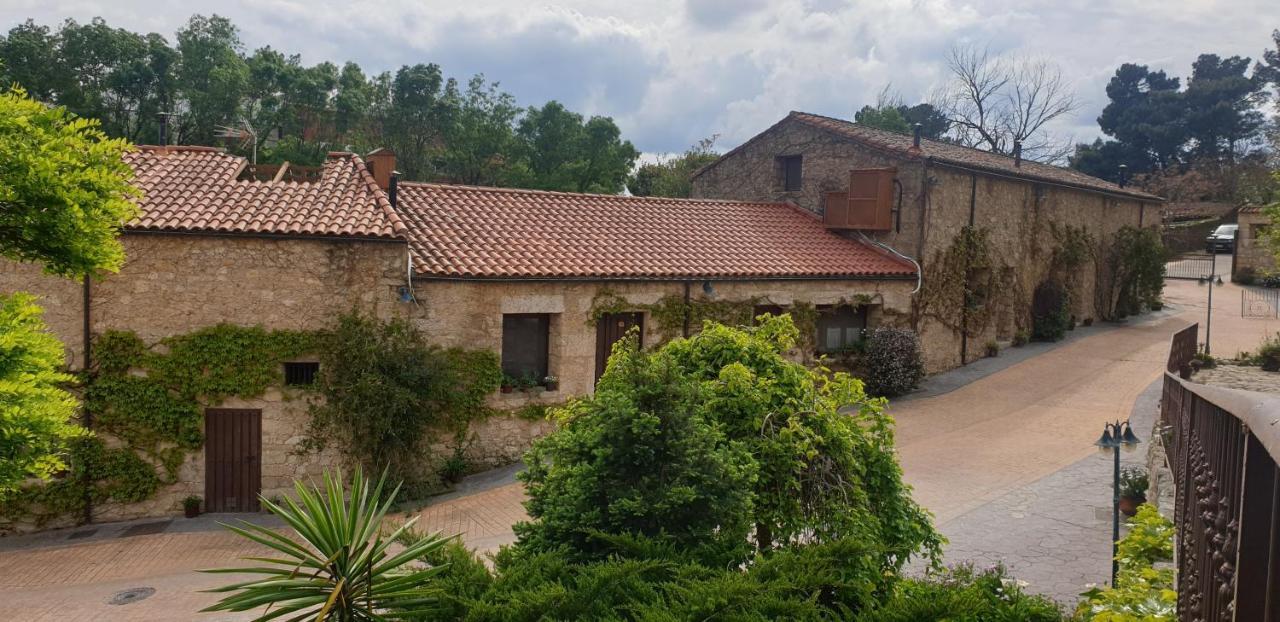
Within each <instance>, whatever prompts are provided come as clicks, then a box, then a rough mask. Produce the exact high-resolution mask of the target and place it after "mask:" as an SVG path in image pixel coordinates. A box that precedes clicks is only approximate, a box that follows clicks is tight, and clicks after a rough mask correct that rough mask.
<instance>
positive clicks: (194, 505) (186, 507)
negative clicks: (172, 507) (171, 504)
mask: <svg viewBox="0 0 1280 622" xmlns="http://www.w3.org/2000/svg"><path fill="white" fill-rule="evenodd" d="M201 501H202V499H201V498H200V497H197V496H196V495H191V496H189V497H187V498H186V499H183V500H182V514H183V515H184V516H186V517H187V518H195V517H197V516H199V515H200V502H201Z"/></svg>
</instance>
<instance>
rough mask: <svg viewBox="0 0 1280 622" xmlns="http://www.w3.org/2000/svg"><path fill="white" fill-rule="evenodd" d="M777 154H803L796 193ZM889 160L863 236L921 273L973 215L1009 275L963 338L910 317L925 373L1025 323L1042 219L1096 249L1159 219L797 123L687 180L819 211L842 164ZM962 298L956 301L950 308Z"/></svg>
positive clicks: (1085, 299)
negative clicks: (881, 219)
mask: <svg viewBox="0 0 1280 622" xmlns="http://www.w3.org/2000/svg"><path fill="white" fill-rule="evenodd" d="M784 155H802V156H803V161H802V170H803V172H802V181H801V189H800V190H799V191H795V192H787V191H785V190H783V188H782V182H781V177H780V174H779V171H778V167H777V158H778V157H779V156H784ZM888 167H893V168H896V169H897V180H898V181H899V183H900V184H901V195H900V198H898V199H897V200H896V203H897V209H898V212H897V214H896V216H895V220H896V222H895V228H894V230H892V231H888V232H875V233H871V232H868V236H869V237H872V238H873V239H876V240H877V241H879V242H882V243H885V244H888V245H890V246H892V247H894V248H896V249H897V250H898V251H900V252H902V253H904V254H906V255H908V256H911V257H913V258H915V259H917V260H918V261H920V262H921V263H922V264H923V266H924V275H925V279H926V280H927V279H928V278H929V275H930V273H931V272H933V271H935V270H936V268H937V267H938V266H937V263H938V259H939V257H940V256H941V254H942V253H944V252H945V251H946V249H947V248H948V247H949V246H951V244H952V243H953V242H954V240H955V239H956V236H957V235H958V234H959V233H960V231H961V229H962V228H963V227H965V226H966V225H968V224H969V223H970V219H971V218H972V222H973V224H974V226H977V227H982V228H985V229H987V230H989V231H990V242H991V250H992V254H993V256H994V257H995V258H996V259H997V260H998V261H999V262H1000V263H1003V264H1005V265H1007V266H1010V267H1012V268H1013V275H1012V276H1013V277H1014V278H1016V287H1014V288H1013V289H1014V290H1016V291H1015V292H1014V296H1013V297H1014V298H1016V299H1017V300H1018V304H1017V305H1015V306H1014V308H1012V309H1010V310H1008V311H1007V312H998V313H995V314H993V315H994V316H995V317H994V318H993V320H992V322H991V323H990V324H989V325H988V326H986V327H983V328H981V329H979V330H976V331H973V332H975V333H976V334H975V335H973V336H970V337H968V339H967V344H965V343H963V342H964V341H966V340H965V339H963V338H962V336H961V334H960V333H959V331H958V330H956V329H955V328H954V327H951V326H948V325H946V324H944V323H942V322H939V321H938V320H937V319H936V318H931V317H929V316H928V315H927V314H925V315H923V316H920V317H916V318H914V319H913V324H914V326H915V328H916V330H917V331H918V332H919V333H920V338H921V342H922V344H923V346H924V349H925V357H926V366H927V368H928V370H929V371H930V372H931V373H936V372H939V371H944V370H947V369H950V368H953V367H956V366H958V365H961V364H964V363H967V362H970V361H972V360H975V359H977V358H980V357H982V356H984V352H983V350H984V348H983V344H984V343H985V342H986V341H988V340H995V341H998V342H1008V341H1009V340H1011V339H1012V337H1013V335H1014V333H1015V332H1017V331H1018V330H1026V329H1029V325H1030V305H1031V297H1032V295H1033V294H1034V291H1035V288H1036V286H1037V285H1039V284H1040V283H1041V282H1042V281H1043V280H1044V279H1045V278H1046V276H1047V274H1048V272H1049V269H1050V258H1051V251H1052V249H1053V247H1054V239H1053V236H1052V233H1051V227H1050V223H1056V224H1058V225H1071V226H1075V227H1084V228H1085V229H1087V230H1088V231H1089V232H1090V233H1091V234H1092V235H1093V237H1094V238H1095V239H1096V240H1097V241H1098V245H1099V247H1100V248H1101V247H1105V245H1106V244H1108V243H1109V241H1110V239H1111V236H1112V235H1113V234H1114V232H1115V231H1116V230H1117V229H1119V228H1120V227H1121V226H1123V225H1132V226H1139V225H1141V226H1158V225H1159V213H1158V210H1157V209H1156V208H1155V206H1154V205H1150V204H1146V205H1144V204H1143V203H1142V202H1139V201H1136V200H1127V199H1118V198H1114V197H1110V196H1105V195H1102V194H1099V193H1094V192H1086V191H1081V190H1075V189H1071V188H1065V187H1061V186H1053V185H1047V184H1040V183H1034V182H1031V181H1028V180H1018V179H1011V178H1007V177H996V176H992V175H985V174H981V173H972V172H970V171H967V170H963V169H960V168H957V167H952V166H946V165H943V164H940V163H932V164H927V163H925V162H923V161H921V160H910V159H906V158H903V157H902V156H901V155H900V154H897V153H896V152H889V151H882V150H877V149H874V148H871V147H868V146H864V145H861V144H859V143H855V142H852V141H850V140H847V139H844V138H841V137H838V136H835V135H833V134H831V133H828V132H825V131H822V130H819V129H816V128H813V127H811V126H808V125H806V124H804V123H800V122H783V123H780V124H778V125H776V126H774V127H773V128H771V129H769V130H768V131H766V132H764V133H763V134H761V135H759V136H757V137H756V138H754V139H752V140H751V141H750V142H748V143H746V144H744V145H743V146H742V147H741V148H739V150H737V151H735V152H734V153H732V154H730V155H729V156H727V157H726V158H725V159H724V160H722V161H720V162H719V163H718V164H716V165H715V166H712V167H710V168H708V169H706V170H705V171H704V172H703V173H702V174H700V175H699V176H698V177H696V178H695V179H694V180H693V196H695V197H700V198H724V199H729V198H732V199H741V200H756V201H786V202H790V203H793V204H795V205H798V206H800V207H802V208H804V209H807V210H810V211H812V212H814V213H817V214H821V213H822V205H823V198H824V197H825V195H826V193H827V192H837V191H844V190H846V189H847V188H848V183H849V171H850V169H855V168H888ZM971 197H972V202H971ZM971 207H972V210H971ZM971 212H972V216H971ZM850 235H852V234H850ZM1096 277H1097V265H1096V264H1093V263H1090V264H1089V265H1086V266H1085V267H1083V268H1081V269H1080V270H1078V275H1076V278H1075V284H1076V288H1075V292H1074V296H1073V300H1072V308H1071V311H1072V314H1073V315H1075V316H1076V318H1077V319H1078V320H1080V321H1084V320H1085V319H1088V318H1096V317H1097V316H1098V313H1097V309H1098V308H1099V305H1100V304H1101V302H1102V301H1099V300H1097V299H1096V297H1095V292H1096V289H1097V287H1096V283H1097V278H1096ZM917 302H918V301H917ZM961 303H962V301H960V300H957V301H955V304H956V305H959V304H961ZM962 349H963V350H964V351H965V352H966V356H965V357H964V360H962V359H961V351H962Z"/></svg>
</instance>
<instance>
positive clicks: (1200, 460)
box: [1160, 324, 1280, 622]
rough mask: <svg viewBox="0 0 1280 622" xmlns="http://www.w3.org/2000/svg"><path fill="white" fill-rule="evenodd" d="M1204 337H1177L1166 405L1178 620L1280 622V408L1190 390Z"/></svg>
mask: <svg viewBox="0 0 1280 622" xmlns="http://www.w3.org/2000/svg"><path fill="white" fill-rule="evenodd" d="M1197 329H1198V326H1197V325H1194V324H1193V325H1191V326H1189V327H1187V328H1186V329H1184V330H1181V331H1179V332H1177V333H1176V334H1174V336H1173V342H1172V344H1171V347H1170V349H1169V362H1168V367H1167V372H1168V373H1166V374H1165V376H1164V392H1163V395H1162V398H1161V402H1160V411H1161V424H1162V426H1161V435H1162V437H1163V441H1164V443H1165V449H1166V455H1167V456H1168V460H1169V468H1170V470H1171V471H1172V472H1173V480H1174V491H1175V492H1174V497H1175V502H1174V524H1175V526H1176V533H1177V548H1176V550H1177V564H1178V620H1180V621H1183V622H1192V621H1194V622H1210V621H1213V622H1229V621H1232V620H1239V621H1244V620H1249V621H1254V620H1256V621H1259V622H1280V468H1278V467H1277V464H1276V463H1277V456H1280V398H1273V397H1271V396H1269V395H1267V394H1263V393H1255V392H1252V391H1238V390H1234V389H1227V388H1224V387H1215V386H1207V385H1201V384H1196V383H1193V382H1189V381H1188V380H1186V379H1185V375H1186V374H1185V371H1186V370H1187V369H1189V367H1188V365H1189V362H1190V360H1191V357H1192V356H1193V355H1194V354H1195V344H1196V333H1197Z"/></svg>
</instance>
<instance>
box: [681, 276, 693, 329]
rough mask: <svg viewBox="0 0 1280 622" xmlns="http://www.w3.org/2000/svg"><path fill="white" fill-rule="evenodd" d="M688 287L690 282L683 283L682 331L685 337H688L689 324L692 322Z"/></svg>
mask: <svg viewBox="0 0 1280 622" xmlns="http://www.w3.org/2000/svg"><path fill="white" fill-rule="evenodd" d="M689 286H690V282H689V281H685V282H684V330H683V332H684V336H685V337H688V336H689V322H691V321H693V318H692V317H691V313H690V311H689V302H690V300H689Z"/></svg>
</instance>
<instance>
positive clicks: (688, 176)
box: [627, 136, 720, 198]
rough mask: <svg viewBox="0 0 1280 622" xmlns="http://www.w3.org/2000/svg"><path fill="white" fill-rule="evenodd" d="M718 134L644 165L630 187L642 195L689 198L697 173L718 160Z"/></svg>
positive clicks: (637, 171) (635, 193)
mask: <svg viewBox="0 0 1280 622" xmlns="http://www.w3.org/2000/svg"><path fill="white" fill-rule="evenodd" d="M715 144H716V137H715V136H711V137H710V138H704V139H702V140H700V141H698V144H696V145H694V146H692V147H689V149H687V150H686V151H685V152H684V153H682V154H680V155H678V156H675V157H663V158H661V159H659V160H658V161H656V162H646V163H644V164H641V165H640V166H639V167H638V168H637V169H636V172H635V174H633V175H632V176H631V178H630V179H629V180H627V189H628V190H630V191H631V194H634V195H635V196H638V197H651V196H652V197H676V198H685V197H688V196H689V195H691V194H692V193H693V174H694V173H695V172H697V170H698V169H700V168H702V167H704V166H706V165H708V164H710V163H712V162H714V161H715V160H716V158H719V157H720V154H719V153H718V152H716V150H715Z"/></svg>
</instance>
